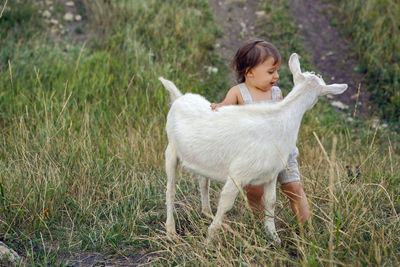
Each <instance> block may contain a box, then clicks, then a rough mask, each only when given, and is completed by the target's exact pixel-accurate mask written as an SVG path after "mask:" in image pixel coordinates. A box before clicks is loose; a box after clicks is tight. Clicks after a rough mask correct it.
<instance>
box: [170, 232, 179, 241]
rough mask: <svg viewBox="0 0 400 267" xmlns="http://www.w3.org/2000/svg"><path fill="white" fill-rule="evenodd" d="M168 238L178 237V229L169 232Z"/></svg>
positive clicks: (174, 238)
mask: <svg viewBox="0 0 400 267" xmlns="http://www.w3.org/2000/svg"><path fill="white" fill-rule="evenodd" d="M167 238H168V239H169V240H176V239H178V235H177V234H176V231H173V232H167Z"/></svg>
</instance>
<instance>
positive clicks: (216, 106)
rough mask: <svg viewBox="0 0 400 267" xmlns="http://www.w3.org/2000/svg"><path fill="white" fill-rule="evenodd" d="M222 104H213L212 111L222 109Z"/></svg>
mask: <svg viewBox="0 0 400 267" xmlns="http://www.w3.org/2000/svg"><path fill="white" fill-rule="evenodd" d="M221 106H222V105H221V104H217V103H211V105H210V107H211V109H212V110H215V111H217V108H219V107H221Z"/></svg>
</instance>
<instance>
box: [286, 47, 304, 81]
mask: <svg viewBox="0 0 400 267" xmlns="http://www.w3.org/2000/svg"><path fill="white" fill-rule="evenodd" d="M289 69H290V71H291V72H292V75H293V82H294V84H295V85H296V84H297V83H298V82H300V81H302V80H303V79H304V77H303V75H302V74H301V69H300V61H299V56H298V55H297V54H296V53H293V54H292V55H291V56H290V59H289Z"/></svg>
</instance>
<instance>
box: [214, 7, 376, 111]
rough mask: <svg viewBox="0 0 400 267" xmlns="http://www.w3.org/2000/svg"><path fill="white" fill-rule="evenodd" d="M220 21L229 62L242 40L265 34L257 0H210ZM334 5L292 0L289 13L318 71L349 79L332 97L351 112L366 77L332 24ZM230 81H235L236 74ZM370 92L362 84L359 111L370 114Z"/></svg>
mask: <svg viewBox="0 0 400 267" xmlns="http://www.w3.org/2000/svg"><path fill="white" fill-rule="evenodd" d="M209 3H210V6H211V9H212V12H213V14H214V18H215V20H216V23H217V25H220V27H221V28H222V30H223V32H224V34H223V36H222V37H221V38H219V39H217V44H218V45H217V47H218V48H217V49H218V53H219V54H221V55H222V57H223V59H224V60H225V62H226V63H227V64H229V61H230V59H231V58H232V56H233V55H234V53H235V51H236V50H237V48H238V47H239V46H240V44H241V43H242V42H243V41H245V40H248V39H251V38H255V37H259V36H262V29H260V26H258V27H257V26H256V25H257V23H256V21H257V17H258V16H262V12H260V10H258V8H257V7H258V3H259V1H257V0H247V1H246V0H209ZM332 10H333V9H332V8H331V6H328V5H327V4H323V3H322V2H321V1H320V0H292V1H291V7H290V13H291V14H292V17H293V18H294V23H295V24H296V25H298V27H299V29H300V34H301V35H302V37H303V39H304V46H305V48H306V50H307V52H308V53H309V54H310V55H311V57H312V63H313V65H314V66H315V67H316V71H317V72H318V73H321V74H322V76H323V77H324V79H325V81H326V82H327V83H347V84H348V85H349V89H348V90H347V91H346V92H345V93H344V94H342V95H339V96H335V97H333V98H334V99H333V100H332V101H340V102H341V103H343V104H345V106H346V105H347V106H348V109H345V111H347V112H349V114H352V110H353V109H354V106H355V103H356V99H357V96H356V94H357V91H358V85H359V83H361V81H362V79H363V77H362V75H361V74H359V73H357V72H356V71H355V68H356V66H357V61H356V59H355V57H354V56H352V54H351V52H350V49H349V45H351V44H349V43H348V42H347V41H346V40H344V39H343V38H342V37H341V36H340V35H339V33H338V30H337V29H336V28H335V27H333V26H331V24H330V17H331V16H333V14H331V12H332ZM229 81H230V82H231V83H232V85H233V84H234V77H233V75H232V76H231V77H229ZM368 99H369V94H368V92H367V90H366V88H364V87H363V85H362V84H361V90H360V95H359V99H358V100H359V101H358V103H359V105H358V106H357V114H362V115H363V116H365V115H368V114H369V113H370V110H371V104H370V103H369V101H368Z"/></svg>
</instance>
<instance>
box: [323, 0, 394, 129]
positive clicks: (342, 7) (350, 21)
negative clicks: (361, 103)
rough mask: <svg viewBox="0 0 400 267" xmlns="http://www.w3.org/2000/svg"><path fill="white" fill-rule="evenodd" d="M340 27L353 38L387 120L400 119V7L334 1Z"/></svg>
mask: <svg viewBox="0 0 400 267" xmlns="http://www.w3.org/2000/svg"><path fill="white" fill-rule="evenodd" d="M331 2H334V3H335V4H337V6H338V8H337V10H336V11H335V13H336V14H337V15H338V17H339V18H340V19H339V21H340V23H339V26H340V27H339V28H340V29H341V30H342V32H343V33H345V34H346V35H347V36H349V37H350V38H351V39H352V42H353V47H352V48H353V50H354V51H355V52H356V54H357V55H358V57H359V58H360V60H361V66H360V71H361V72H362V73H364V74H365V75H366V76H365V77H366V83H365V84H364V86H366V87H367V88H368V89H369V91H370V92H371V93H372V98H373V101H374V103H377V105H378V107H379V108H380V111H381V113H382V115H383V116H384V118H385V119H387V120H389V121H392V122H394V123H398V118H399V117H400V92H399V88H400V79H399V77H400V63H399V62H400V23H399V19H398V15H399V14H400V5H399V3H398V1H395V0H383V1H381V0H368V1H360V0H351V1H336V0H335V1H333V0H331Z"/></svg>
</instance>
